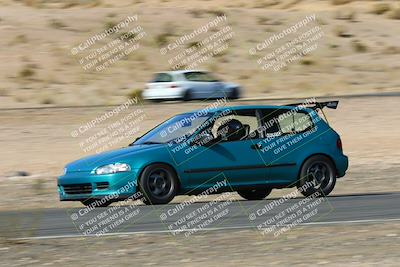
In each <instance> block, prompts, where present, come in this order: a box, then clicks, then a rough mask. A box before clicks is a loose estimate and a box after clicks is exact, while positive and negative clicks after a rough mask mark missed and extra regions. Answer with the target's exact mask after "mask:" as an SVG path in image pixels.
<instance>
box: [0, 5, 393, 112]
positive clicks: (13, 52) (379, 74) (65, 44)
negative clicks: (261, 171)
mask: <svg viewBox="0 0 400 267" xmlns="http://www.w3.org/2000/svg"><path fill="white" fill-rule="evenodd" d="M222 14H225V15H226V16H227V21H226V23H225V25H229V26H230V27H231V29H232V31H233V32H234V36H233V38H232V39H231V40H230V41H229V43H228V48H227V49H226V50H224V51H223V53H221V54H219V55H217V56H215V57H213V58H211V59H209V60H206V61H204V62H203V63H202V64H200V65H199V68H202V69H207V70H210V71H213V72H215V73H217V74H218V76H219V77H221V78H223V79H225V80H228V81H233V82H236V83H239V84H241V85H242V86H243V87H244V89H245V93H244V96H251V97H253V96H268V97H282V96H283V97H284V96H311V95H312V96H318V95H335V94H354V93H363V92H387V91H398V90H399V87H400V65H399V64H400V63H399V62H400V47H399V30H398V29H399V25H400V20H398V19H399V18H400V6H399V3H398V1H337V0H332V1H328V0H327V1H317V0H303V1H301V0H295V1H294V0H290V1H289V0H286V1H284V0H273V1H272V0H256V1H244V0H231V1H226V0H218V1H195V0H192V1H181V0H170V1H158V0H150V1H131V0H129V1H128V0H122V1H108V0H93V1H90V0H87V1H75V0H68V1H58V0H55V1H49V0H24V1H11V0H3V1H1V2H0V36H1V38H0V107H16V106H38V105H39V106H42V105H94V104H110V103H121V102H123V101H124V100H125V99H126V97H127V95H129V94H131V93H132V92H133V91H134V90H137V89H143V88H144V85H145V82H147V81H149V80H150V79H151V77H152V74H153V72H156V71H162V70H168V69H170V68H171V65H170V64H169V63H168V59H169V58H168V57H167V56H163V55H161V54H160V48H162V47H165V46H166V45H167V44H170V43H173V42H174V41H175V40H177V39H178V38H179V37H181V36H183V35H185V34H189V33H191V32H192V31H194V30H195V29H197V28H199V27H201V26H203V25H205V24H207V23H208V22H209V21H210V20H213V19H214V18H215V17H216V16H220V15H222ZM312 14H315V15H316V22H315V24H316V25H320V26H321V28H322V30H323V32H324V35H323V36H322V38H321V39H319V40H318V42H317V44H318V46H317V48H316V49H315V50H313V51H312V52H311V53H309V54H307V55H306V56H305V57H303V58H301V59H299V60H297V61H295V62H293V63H292V64H290V65H288V66H287V67H286V68H284V69H282V70H280V71H277V72H274V71H263V70H261V68H260V66H259V65H258V64H257V55H264V54H263V53H260V54H257V55H256V56H251V55H250V54H249V49H250V48H253V47H255V46H256V45H257V44H258V43H260V42H263V41H264V40H266V39H267V38H268V37H270V36H272V35H273V34H276V33H280V32H281V31H282V30H284V29H286V28H288V27H289V26H292V25H293V24H295V23H297V22H298V21H300V20H302V19H304V18H305V17H306V16H308V15H312ZM134 15H137V16H138V21H137V23H136V24H135V25H140V26H141V27H142V28H143V30H144V31H145V32H146V36H145V37H144V38H143V39H141V40H140V42H139V43H140V47H139V49H137V50H136V51H134V52H133V53H131V54H129V55H128V56H126V57H124V58H122V59H120V60H118V61H117V62H116V63H115V64H113V65H112V66H111V67H109V68H107V69H106V70H104V71H99V72H97V71H94V70H87V71H85V70H84V69H83V68H82V66H81V65H80V63H79V57H76V56H73V55H72V54H71V49H72V48H73V47H76V46H77V45H78V44H80V43H82V42H85V41H86V40H88V39H89V38H91V37H92V36H94V35H95V34H98V33H100V32H103V31H104V30H105V29H107V28H109V27H110V26H113V25H115V24H117V23H118V22H120V21H123V20H124V19H126V18H127V17H128V16H134ZM221 27H222V25H218V26H216V28H215V29H212V31H217V30H218V29H220V28H221ZM125 31H126V30H123V31H121V33H123V32H125ZM117 37H118V34H114V35H111V36H109V37H107V38H106V39H104V40H102V41H101V42H99V43H98V44H99V45H100V44H107V43H109V42H111V41H112V40H114V39H116V38H117ZM202 38H204V37H202V36H199V37H198V39H193V40H190V42H188V43H187V44H185V46H188V45H190V44H189V43H193V42H199V41H202ZM291 38H292V37H287V39H285V40H286V41H288V40H291Z"/></svg>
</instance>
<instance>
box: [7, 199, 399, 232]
mask: <svg viewBox="0 0 400 267" xmlns="http://www.w3.org/2000/svg"><path fill="white" fill-rule="evenodd" d="M217 198H218V199H216V200H214V201H204V199H200V201H198V202H185V203H173V204H169V205H162V206H144V205H141V204H138V202H133V201H130V202H126V203H123V205H114V206H111V207H108V208H96V209H94V210H91V211H89V210H87V209H85V207H83V206H82V208H81V209H79V208H74V209H37V210H26V211H7V212H1V213H0V236H3V237H7V238H56V237H70V236H71V237H74V236H81V235H90V236H96V235H101V234H106V235H113V234H120V233H129V234H135V233H160V232H162V233H163V232H169V233H171V234H174V235H185V234H186V235H189V234H196V233H197V232H198V231H205V230H220V231H223V230H229V229H230V230H232V229H236V230H237V229H248V228H253V229H255V230H258V231H261V232H264V233H266V234H274V233H277V231H279V229H282V227H286V228H287V229H290V227H295V226H296V225H311V226H312V225H330V224H346V223H381V222H385V221H397V220H398V221H400V206H399V203H400V192H394V193H383V194H367V195H345V196H332V197H327V198H308V199H306V198H303V197H296V198H290V199H288V198H281V199H266V200H262V201H239V200H232V195H229V194H225V195H217ZM191 199H193V200H195V199H194V197H193V198H191ZM197 200H198V199H197ZM202 200H203V201H202ZM185 204H186V205H185ZM277 226H281V227H280V228H279V227H277ZM281 231H282V230H281Z"/></svg>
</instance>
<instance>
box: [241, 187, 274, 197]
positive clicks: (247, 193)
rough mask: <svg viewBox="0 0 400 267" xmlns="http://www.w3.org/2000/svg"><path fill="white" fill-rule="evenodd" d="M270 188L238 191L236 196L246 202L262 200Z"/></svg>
mask: <svg viewBox="0 0 400 267" xmlns="http://www.w3.org/2000/svg"><path fill="white" fill-rule="evenodd" d="M271 191H272V189H271V188H265V189H248V190H238V191H237V192H238V194H239V195H240V196H241V197H242V198H244V199H247V200H260V199H264V198H265V197H267V196H268V195H269V194H270V193H271Z"/></svg>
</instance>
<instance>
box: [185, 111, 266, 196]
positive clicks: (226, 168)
mask: <svg viewBox="0 0 400 267" xmlns="http://www.w3.org/2000/svg"><path fill="white" fill-rule="evenodd" d="M231 119H235V120H239V121H240V122H241V123H242V125H243V129H245V131H243V133H244V134H243V136H241V137H240V138H238V139H237V140H236V139H235V140H221V141H219V142H217V143H215V144H212V145H210V146H201V145H200V146H193V147H192V150H191V151H190V153H187V157H186V160H185V163H186V162H188V161H189V162H190V164H185V167H186V166H188V165H190V168H188V169H185V170H181V171H183V172H184V173H187V174H189V180H190V181H191V184H192V187H193V188H199V187H200V188H208V187H210V186H212V185H213V184H215V182H216V181H221V179H222V180H223V179H224V178H226V179H227V181H228V183H229V186H233V187H238V186H239V187H243V186H254V185H265V184H266V178H267V177H266V176H267V170H266V168H265V164H264V161H263V158H262V157H261V156H260V153H259V151H258V150H257V146H256V143H257V142H258V141H261V140H262V139H260V136H258V135H257V133H255V134H254V131H256V130H257V129H258V127H259V122H260V118H259V117H258V116H257V113H256V111H255V110H239V111H234V112H233V113H230V114H226V113H225V114H223V115H218V116H216V119H215V118H214V121H213V122H212V124H211V126H210V127H209V128H207V129H206V130H205V131H210V132H211V133H212V134H213V135H214V136H216V135H217V134H218V133H217V129H218V128H220V127H222V126H223V125H224V124H223V123H225V122H226V121H229V120H231ZM256 132H257V131H256ZM179 157H180V158H182V155H181V156H179ZM181 166H183V165H181Z"/></svg>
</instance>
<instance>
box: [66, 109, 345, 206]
mask: <svg viewBox="0 0 400 267" xmlns="http://www.w3.org/2000/svg"><path fill="white" fill-rule="evenodd" d="M277 108H283V109H292V108H293V106H279V107H277V106H239V107H224V108H219V109H214V110H212V111H213V112H215V113H216V114H218V113H219V112H223V111H224V110H226V109H230V110H240V109H257V110H262V109H277ZM304 111H305V112H307V113H312V112H313V110H310V109H306V108H305V109H304ZM317 116H318V115H317ZM195 135H196V133H195V134H194V135H193V136H195ZM301 135H302V136H301ZM276 138H278V137H276ZM282 138H285V142H286V144H290V147H289V148H287V147H286V148H285V149H283V148H280V147H279V146H277V145H276V144H275V145H273V143H272V142H274V140H275V141H276V140H277V139H271V140H266V138H260V139H249V140H241V141H235V142H226V143H217V144H214V145H212V146H211V147H202V146H198V147H195V148H193V147H190V146H186V147H179V145H180V144H175V145H166V144H152V145H133V146H129V147H125V148H121V149H116V150H112V151H109V152H105V153H101V154H98V155H93V156H88V157H84V158H82V159H79V160H77V161H74V162H71V163H69V164H67V165H66V172H65V173H64V175H62V176H60V177H59V178H58V190H59V195H60V199H61V200H84V199H87V198H101V197H104V196H107V195H110V194H116V193H117V194H118V196H119V198H121V199H123V198H127V197H129V196H131V195H133V194H134V193H135V192H137V191H138V189H137V186H136V185H137V180H138V178H139V177H140V174H141V172H142V171H143V169H144V168H145V167H146V166H149V165H151V164H154V163H164V164H168V165H170V166H171V167H172V168H173V169H174V170H175V171H176V174H177V176H178V178H179V183H180V185H179V186H180V193H181V194H190V193H191V192H192V190H194V189H200V190H201V189H204V188H208V187H209V186H210V185H212V184H214V183H215V182H216V181H218V180H223V179H225V178H226V179H227V181H228V182H229V186H230V187H231V189H232V190H234V189H235V188H239V187H242V186H255V185H269V186H271V187H276V188H280V187H285V186H292V185H294V184H295V183H296V181H297V180H298V178H299V172H300V169H301V166H302V164H303V163H304V161H305V160H306V159H307V158H309V157H311V156H313V155H317V154H322V155H325V156H327V157H329V158H330V159H331V160H332V162H333V163H334V165H335V167H336V170H337V177H342V176H344V175H345V172H346V170H347V168H348V158H347V157H346V156H345V155H343V152H342V151H341V150H340V149H338V148H337V147H336V142H337V140H338V138H339V135H338V134H337V133H336V132H335V131H334V130H333V129H332V128H331V127H330V126H329V125H328V124H327V123H326V122H325V121H324V120H322V119H317V120H316V122H315V123H314V128H313V130H310V131H307V132H304V133H302V134H299V135H295V136H289V137H282ZM257 144H260V145H261V146H263V147H264V148H269V149H268V150H267V151H264V152H262V153H260V152H258V154H255V150H253V149H250V147H251V146H252V145H257ZM188 151H189V152H190V153H188ZM113 163H127V164H129V165H130V167H131V170H130V171H128V172H121V173H115V174H107V175H97V174H95V172H94V170H95V169H96V168H97V167H100V166H103V165H107V164H113ZM104 183H108V187H107V188H106V189H104V188H100V189H99V188H98V186H100V185H101V184H104ZM88 184H90V187H91V193H88V194H76V193H73V194H69V193H67V192H65V188H68V186H74V185H88ZM121 189H124V190H121Z"/></svg>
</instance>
